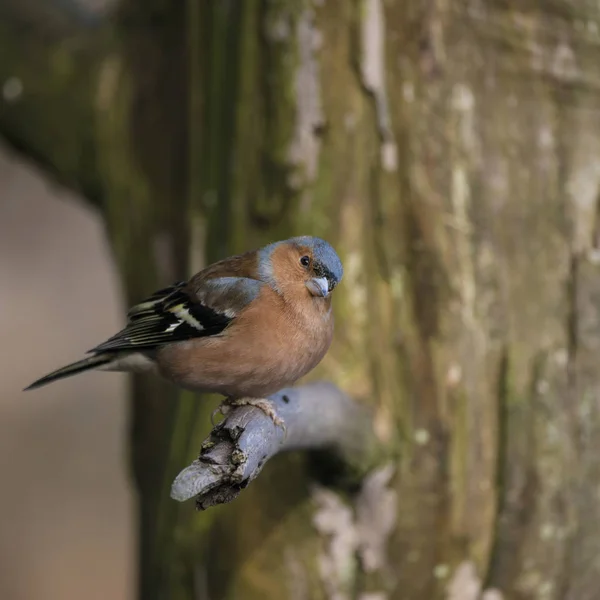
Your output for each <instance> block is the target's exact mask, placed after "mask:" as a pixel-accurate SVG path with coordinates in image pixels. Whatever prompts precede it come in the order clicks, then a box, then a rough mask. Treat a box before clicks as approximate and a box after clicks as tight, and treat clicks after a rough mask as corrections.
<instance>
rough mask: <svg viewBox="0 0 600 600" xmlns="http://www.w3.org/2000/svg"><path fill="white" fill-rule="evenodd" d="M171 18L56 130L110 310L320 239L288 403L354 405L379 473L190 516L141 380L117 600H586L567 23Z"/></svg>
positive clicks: (592, 92)
mask: <svg viewBox="0 0 600 600" xmlns="http://www.w3.org/2000/svg"><path fill="white" fill-rule="evenodd" d="M575 4H576V7H575ZM183 7H184V4H183V3H163V2H159V1H158V0H155V1H154V2H150V3H147V2H145V3H141V2H136V1H134V0H128V1H127V2H125V3H124V5H123V6H122V7H121V9H120V12H119V18H118V19H117V24H116V25H115V28H114V30H113V31H112V33H113V36H114V37H113V38H112V39H113V41H112V42H111V44H112V45H109V46H110V49H109V50H108V51H107V52H106V56H105V57H103V58H102V60H101V61H100V60H99V59H98V60H99V65H100V66H99V68H98V70H97V71H96V72H95V73H96V75H95V76H96V79H95V85H96V87H95V99H96V100H95V103H94V105H93V106H92V107H91V108H90V106H88V105H86V104H85V101H86V98H87V95H86V94H83V95H82V99H81V100H80V101H78V102H81V103H83V104H77V111H76V114H84V115H85V114H87V113H88V111H91V112H92V113H93V114H94V122H95V123H97V128H96V129H95V130H94V131H95V132H94V134H93V136H94V137H93V139H94V143H93V148H94V153H93V154H94V156H95V157H96V158H95V160H94V164H93V166H91V167H90V169H92V170H91V171H90V172H94V170H95V171H96V172H97V173H98V174H99V175H98V177H97V179H94V181H96V180H97V181H99V182H100V183H99V184H98V185H101V187H102V197H103V198H104V201H105V208H106V215H107V222H108V224H109V229H110V231H111V232H112V235H113V239H114V247H115V254H116V257H117V260H118V261H119V264H120V265H121V268H122V272H123V276H124V277H125V278H126V281H127V285H128V286H129V288H128V289H129V295H130V299H131V300H134V299H139V297H140V296H141V295H142V294H143V293H146V292H148V291H150V289H151V288H152V286H154V285H156V284H159V283H161V282H163V281H166V280H167V279H173V278H177V277H179V276H181V275H182V274H185V273H188V272H190V271H192V270H195V269H196V268H198V267H199V266H201V265H202V264H204V262H205V261H206V260H208V259H213V258H216V257H219V256H223V255H225V254H227V253H229V252H236V251H239V250H243V249H246V248H248V247H252V246H255V245H259V244H261V243H263V242H265V241H267V240H272V239H276V238H281V237H284V236H287V235H288V234H292V233H301V232H302V233H305V232H310V233H312V234H315V235H321V236H323V237H326V238H327V239H329V240H330V241H331V242H332V243H333V244H334V245H335V246H336V248H338V249H339V251H340V254H341V256H342V259H343V261H344V264H345V268H346V275H345V279H344V283H343V285H342V286H341V288H340V289H339V292H337V291H336V303H335V304H336V312H337V315H336V316H337V319H338V327H337V333H336V340H335V343H334V345H333V347H332V350H331V352H330V353H329V354H328V356H327V357H326V359H325V360H324V361H323V363H322V365H321V366H320V367H319V369H318V370H317V372H316V373H315V376H319V377H326V378H328V379H330V380H333V381H335V383H336V384H338V385H339V386H340V387H341V388H342V389H345V390H348V391H350V392H351V393H352V394H353V395H354V396H355V397H356V398H359V399H361V400H362V401H364V402H365V403H369V404H370V405H371V407H372V408H373V410H374V411H375V414H376V418H375V423H376V426H377V432H378V435H379V437H380V439H381V440H383V441H384V442H385V443H386V444H387V445H388V447H389V461H390V464H391V465H392V466H391V467H382V469H381V470H379V471H376V472H375V473H374V474H373V476H372V477H371V478H368V479H367V480H366V481H365V482H364V485H363V486H362V488H361V489H360V490H355V491H354V492H353V493H337V492H334V491H332V490H328V489H326V488H323V487H319V486H317V485H315V484H313V483H312V482H313V481H314V477H313V475H314V470H313V465H312V464H311V460H310V458H309V457H306V456H302V455H296V456H288V457H283V456H282V457H279V458H278V459H276V460H274V461H272V463H270V464H268V465H267V466H266V467H265V470H264V472H263V473H262V474H261V475H260V477H259V478H258V479H257V480H256V481H255V482H253V483H252V485H251V486H250V487H249V488H248V489H247V490H246V491H245V492H244V493H243V494H242V495H241V496H240V498H238V499H237V500H236V501H235V502H234V503H232V504H230V505H228V506H227V507H224V508H223V509H219V510H214V511H208V512H207V513H205V514H202V515H192V514H191V509H190V508H189V507H187V506H186V505H184V506H183V507H179V506H177V505H175V503H171V502H172V501H170V500H169V498H168V485H169V483H170V480H171V479H172V476H173V475H174V474H175V473H176V472H177V471H178V470H179V469H180V468H181V467H182V466H183V465H184V464H187V462H188V460H187V459H189V458H190V456H191V457H193V454H194V451H197V448H195V447H194V442H195V443H197V442H198V440H200V439H202V434H201V430H202V431H203V432H206V431H207V429H208V426H207V414H208V409H207V408H206V407H205V406H206V405H198V404H196V403H195V402H194V400H193V399H192V398H191V397H187V396H185V397H183V398H180V399H179V400H177V397H176V394H175V392H174V391H172V390H170V389H169V390H167V389H166V388H165V389H163V388H162V387H161V388H159V387H158V386H157V384H156V383H155V382H143V383H142V382H140V383H139V384H138V387H137V389H136V393H135V396H134V403H133V406H134V411H133V423H134V434H133V444H134V456H135V460H134V467H135V471H136V474H137V480H138V484H139V489H140V494H141V499H142V502H141V504H142V506H144V507H145V509H144V510H145V512H144V516H143V518H142V521H141V523H142V531H143V536H142V538H143V540H145V541H144V544H145V546H144V547H145V548H146V551H145V552H146V554H144V556H146V559H145V560H144V561H143V562H142V575H143V576H142V580H143V581H144V582H145V584H144V588H143V589H144V590H145V595H143V597H144V599H145V600H152V599H153V598H163V597H168V598H170V599H174V600H178V599H179V598H191V597H193V594H194V593H195V594H196V597H203V593H204V591H208V592H209V597H210V598H212V599H220V598H244V599H245V600H252V599H253V598H273V599H277V600H279V599H281V598H290V599H294V600H296V599H298V600H304V599H309V598H310V599H313V598H314V599H324V600H325V599H327V600H330V599H336V600H345V599H346V598H361V597H362V598H363V599H365V598H374V597H376V598H385V599H388V598H390V599H392V598H398V599H400V598H401V599H402V600H423V599H427V600H430V599H435V598H461V599H464V598H471V597H472V598H474V599H475V598H477V595H478V594H479V590H482V589H484V588H485V589H487V592H486V593H485V594H484V595H483V597H485V598H490V599H491V598H497V597H505V598H517V599H523V600H525V599H539V600H542V599H544V600H546V599H548V600H562V599H573V600H575V599H576V600H592V599H593V598H595V597H596V596H597V590H598V589H599V587H600V572H599V569H600V563H599V562H598V560H597V556H598V552H599V550H600V508H599V506H600V504H599V503H598V497H597V496H598V493H597V490H598V485H599V484H600V471H599V466H600V463H599V459H598V456H600V452H599V450H600V448H599V447H598V446H599V442H598V441H597V440H598V439H599V436H598V433H599V429H600V414H599V409H598V406H599V404H598V399H599V398H600V388H599V383H600V378H599V375H598V369H597V365H598V363H599V361H600V313H599V311H600V308H599V306H600V303H599V300H600V283H599V282H600V267H599V266H598V265H599V264H600V261H599V260H598V256H599V254H598V243H599V239H600V237H599V235H598V225H597V221H598V214H599V208H598V197H599V191H600V189H599V185H600V126H599V125H598V120H597V113H598V111H599V110H600V99H599V98H600V97H599V96H598V89H599V85H600V83H599V82H600V34H599V31H600V17H599V14H598V7H597V5H596V3H594V2H583V1H582V2H578V3H571V2H567V1H566V0H553V1H552V2H547V3H544V4H543V5H542V4H540V3H538V2H528V1H520V2H518V3H517V2H508V1H501V0H493V1H490V2H483V1H481V0H469V1H467V0H461V1H458V2H447V1H445V0H432V1H424V0H409V1H400V0H387V1H384V0H364V1H361V2H359V1H356V2H354V1H350V0H346V1H343V0H335V1H333V0H328V1H326V2H321V1H316V0H315V1H314V2H312V3H309V2H305V1H298V0H278V1H276V0H262V1H258V0H256V1H248V2H226V1H223V2H219V3H201V2H195V1H193V0H190V1H189V2H188V3H187V4H186V5H185V11H186V12H185V14H184V11H183ZM4 26H5V25H4V24H3V25H2V27H4ZM15 44H17V46H15V47H18V40H15ZM2 60H4V59H2ZM0 64H2V63H0ZM47 76H48V77H51V76H52V75H51V72H48V73H47ZM61 97H62V94H61ZM31 102H32V104H31V105H28V106H29V109H28V110H30V111H32V114H36V115H37V118H39V119H40V120H41V121H43V115H44V112H43V111H44V110H47V111H48V116H49V117H50V115H51V114H52V112H51V106H49V107H46V106H44V105H43V103H40V104H38V105H37V106H35V105H34V104H33V102H34V100H33V99H32V100H31ZM14 106H18V103H15V104H14ZM36 111H37V112H36ZM15 114H16V115H17V117H20V118H15ZM27 114H29V113H27ZM27 114H25V115H22V114H21V115H20V114H19V113H14V112H13V113H11V112H10V111H9V110H8V108H7V107H6V106H4V105H3V108H2V111H0V128H1V130H2V132H4V133H5V134H6V135H7V136H8V137H9V138H10V139H11V140H13V143H17V142H18V143H17V145H20V146H21V147H24V148H25V149H26V150H31V151H32V152H33V153H35V154H40V153H42V154H44V157H43V158H44V162H46V163H48V164H51V165H53V166H54V167H55V169H57V170H59V171H65V170H66V171H68V172H67V173H66V174H65V178H66V179H67V180H68V179H69V178H71V179H73V178H75V179H80V180H81V181H80V184H81V186H82V187H85V186H84V184H83V180H84V179H85V178H86V177H87V175H84V174H83V173H80V172H79V170H78V168H77V169H72V168H71V167H70V165H71V162H69V161H66V162H65V161H63V160H62V159H61V160H59V159H58V158H57V156H58V153H60V152H61V151H62V150H63V149H64V147H65V144H60V145H58V144H57V145H56V147H55V146H54V145H52V144H51V145H48V144H45V143H42V142H39V143H38V141H36V139H35V135H36V134H35V131H34V132H33V133H31V130H30V129H29V127H28V121H27ZM67 129H68V128H67ZM43 131H45V129H44V127H42V126H40V132H43ZM78 133H80V134H81V135H82V136H83V135H84V130H83V129H82V130H81V131H80V132H79V130H76V131H71V134H72V135H73V139H78V138H77V135H78ZM40 135H41V133H40ZM85 135H87V134H85ZM15 140H17V142H15ZM80 141H81V143H82V144H83V143H84V139H83V138H81V140H80ZM55 154H56V155H55ZM65 164H66V165H67V166H66V167H65V166H63V165H65ZM167 440H168V442H167ZM321 480H323V479H321ZM382 507H383V508H382ZM148 548H150V550H148ZM148 556H151V558H148ZM467 588H468V589H469V590H470V591H468V589H467ZM192 590H195V591H192ZM203 590H204V591H203ZM494 590H499V593H500V594H501V595H500V596H498V594H497V593H496V592H494ZM369 593H372V594H373V595H372V596H369ZM377 593H379V594H380V595H379V596H376V595H375V594H377ZM469 594H470V595H469ZM361 595H362V596H361Z"/></svg>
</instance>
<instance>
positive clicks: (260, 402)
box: [223, 398, 287, 435]
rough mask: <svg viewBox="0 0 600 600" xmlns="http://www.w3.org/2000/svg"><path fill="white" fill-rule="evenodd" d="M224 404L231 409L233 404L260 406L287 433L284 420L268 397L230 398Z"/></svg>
mask: <svg viewBox="0 0 600 600" xmlns="http://www.w3.org/2000/svg"><path fill="white" fill-rule="evenodd" d="M223 404H227V405H228V409H227V410H230V408H229V407H232V406H256V408H260V410H262V411H263V412H264V413H265V414H266V415H267V416H268V417H270V418H271V420H272V421H273V423H275V425H276V426H277V427H281V428H282V429H283V433H284V435H287V428H286V426H285V422H284V420H283V419H282V418H281V417H280V416H279V415H278V414H277V412H276V411H275V407H274V406H273V403H272V402H270V401H269V400H267V399H266V398H237V399H235V400H229V401H227V402H226V403H223Z"/></svg>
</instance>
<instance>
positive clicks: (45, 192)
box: [0, 146, 133, 600]
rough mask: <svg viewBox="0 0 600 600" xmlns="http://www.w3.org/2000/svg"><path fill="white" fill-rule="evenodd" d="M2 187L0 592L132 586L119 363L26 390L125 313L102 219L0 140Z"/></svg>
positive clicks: (110, 594) (101, 594) (118, 595)
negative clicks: (110, 370) (110, 369)
mask: <svg viewBox="0 0 600 600" xmlns="http://www.w3.org/2000/svg"><path fill="white" fill-rule="evenodd" d="M0 189H1V190H2V195H1V197H0V339H1V340H2V346H1V347H2V351H1V352H2V353H3V354H4V355H3V357H2V358H3V360H2V361H0V481H1V482H2V493H1V494H0V598H2V600H66V599H71V598H85V599H86V600H96V599H97V600H107V599H110V600H113V599H114V600H121V599H125V598H130V597H132V589H133V577H132V555H133V539H132V498H131V492H130V487H129V481H128V473H126V470H125V469H126V464H127V462H126V460H125V459H126V451H127V448H126V402H125V394H124V391H125V389H124V386H125V378H124V376H123V375H120V374H107V373H90V374H87V375H86V376H85V377H75V378H73V379H68V380H65V381H61V382H59V383H57V384H56V385H52V386H48V387H46V388H42V389H39V390H35V391H32V392H28V393H23V392H22V391H21V390H22V388H23V387H25V386H26V385H28V384H29V383H30V382H31V381H32V380H33V379H35V378H37V377H38V376H40V375H42V374H44V373H46V372H47V371H49V370H52V369H54V368H56V367H58V366H61V365H62V364H63V363H66V362H68V361H70V360H74V359H77V358H78V357H79V356H80V354H81V353H82V352H84V351H86V350H87V349H89V348H90V347H91V346H93V345H94V344H96V343H97V342H98V341H99V340H102V339H103V338H105V337H107V336H108V335H109V334H110V333H111V332H112V331H113V330H114V329H115V328H116V327H118V326H119V325H120V324H121V320H122V314H121V307H122V301H121V296H120V289H119V282H118V279H117V275H116V273H115V269H114V267H113V264H112V260H111V256H110V250H109V247H108V244H107V241H106V239H105V236H104V232H103V227H102V224H101V221H100V219H99V217H98V215H96V214H93V213H92V212H91V211H90V210H89V209H88V208H87V206H86V205H84V204H83V203H81V202H79V199H78V198H77V197H76V196H75V195H74V194H72V193H69V192H67V191H65V190H64V189H61V188H60V187H58V186H56V185H55V184H51V183H49V181H48V180H47V179H46V178H45V177H44V176H43V175H42V174H41V173H40V172H38V171H37V170H36V169H34V168H33V167H31V166H29V165H26V164H24V163H23V162H21V161H20V160H18V159H17V158H16V157H15V156H14V155H13V154H11V152H10V151H8V150H7V149H6V147H4V146H0Z"/></svg>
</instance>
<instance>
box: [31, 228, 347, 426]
mask: <svg viewBox="0 0 600 600" xmlns="http://www.w3.org/2000/svg"><path fill="white" fill-rule="evenodd" d="M342 277H343V266H342V262H341V260H340V258H339V256H338V254H337V253H336V251H335V250H334V249H333V247H332V246H331V245H330V244H329V243H328V242H327V241H325V240H323V239H321V238H318V237H313V236H300V237H293V238H290V239H287V240H283V241H278V242H274V243H271V244H268V245H267V246H264V247H262V248H260V249H257V250H252V251H249V252H246V253H244V254H239V255H236V256H231V257H229V258H225V259H223V260H220V261H218V262H215V263H214V264H211V265H209V266H207V267H206V268H204V269H203V270H201V271H199V272H198V273H196V274H195V275H194V276H192V277H191V278H190V279H189V280H187V281H179V282H176V283H174V284H173V285H170V286H169V287H166V288H164V289H160V290H158V291H156V292H155V293H153V294H152V295H151V296H149V297H148V298H146V299H145V300H143V301H142V302H140V303H139V304H136V305H135V306H133V307H131V308H130V310H129V311H128V312H127V322H126V326H125V328H124V329H122V330H121V331H119V332H118V333H116V334H115V335H113V336H112V337H110V338H109V339H108V340H106V341H105V342H103V343H101V344H99V345H98V346H96V347H94V348H92V349H91V350H89V351H88V352H87V354H89V355H90V356H88V357H86V358H83V359H82V360H79V361H77V362H74V363H71V364H69V365H67V366H65V367H62V368H60V369H57V370H56V371H53V372H51V373H49V374H48V375H45V376H44V377H41V378H40V379H37V380H36V381H34V382H33V383H32V384H31V385H29V386H28V387H27V388H25V390H33V389H36V388H39V387H41V386H44V385H47V384H49V383H52V382H54V381H57V380H59V379H63V378H65V377H70V376H72V375H76V374H78V373H82V372H84V371H88V370H93V369H96V370H102V371H122V372H137V373H144V372H151V373H154V374H157V375H159V376H162V377H163V378H165V379H167V380H169V381H171V382H172V383H174V384H176V385H177V386H179V387H180V388H183V389H187V390H192V391H196V392H204V393H216V394H220V395H222V396H224V397H225V400H224V401H223V403H222V404H221V406H220V409H221V411H222V412H223V413H224V414H226V410H227V411H228V410H230V409H231V407H232V406H236V405H244V404H250V405H254V406H256V407H258V408H260V409H261V410H263V411H264V412H265V413H266V414H267V415H269V416H270V417H271V419H272V420H273V422H274V423H275V424H276V425H282V426H283V427H284V428H285V425H284V424H283V421H282V420H281V419H280V418H279V417H278V416H277V415H276V413H275V411H274V409H273V405H272V404H271V403H270V402H269V401H268V400H267V399H266V397H267V396H269V395H271V394H273V393H275V392H277V391H279V390H281V389H283V388H285V387H288V386H290V385H292V384H294V383H295V382H296V381H297V380H298V379H300V378H301V377H303V376H304V375H306V374H307V373H309V372H310V371H311V370H312V369H314V368H315V367H316V366H317V365H318V364H319V363H320V362H321V360H322V359H323V357H324V356H325V354H326V352H327V351H328V349H329V347H330V345H331V342H332V338H333V327H334V317H333V311H332V304H331V295H332V292H333V291H334V289H335V288H336V287H337V286H338V284H339V283H340V282H341V280H342ZM218 410H219V409H218Z"/></svg>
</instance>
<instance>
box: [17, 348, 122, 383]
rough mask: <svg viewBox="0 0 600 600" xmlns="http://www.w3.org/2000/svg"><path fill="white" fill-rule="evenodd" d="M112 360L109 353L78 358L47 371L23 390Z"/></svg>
mask: <svg viewBox="0 0 600 600" xmlns="http://www.w3.org/2000/svg"><path fill="white" fill-rule="evenodd" d="M113 360H114V355H111V354H110V353H104V354H95V355H94V356H90V357H89V358H84V359H82V360H78V361H77V362H74V363H71V364H70V365H67V366H66V367H63V368H62V369H57V370H56V371H52V373H48V375H45V376H44V377H41V378H40V379H38V380H36V381H34V382H33V383H32V384H31V385H30V386H28V387H26V388H25V389H24V390H23V391H24V392H25V391H27V390H34V389H36V388H39V387H42V386H43V385H46V384H48V383H52V382H53V381H57V380H58V379H63V378H64V377H70V376H71V375H76V374H77V373H82V372H83V371H89V370H90V369H97V368H98V367H101V366H102V365H106V364H107V363H109V362H111V361H113Z"/></svg>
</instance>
